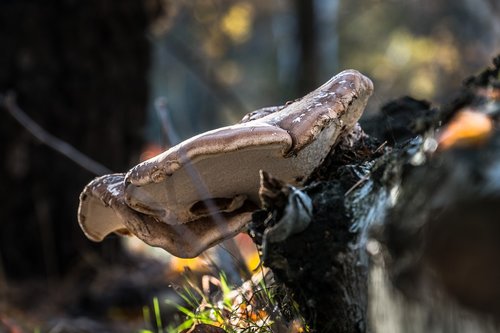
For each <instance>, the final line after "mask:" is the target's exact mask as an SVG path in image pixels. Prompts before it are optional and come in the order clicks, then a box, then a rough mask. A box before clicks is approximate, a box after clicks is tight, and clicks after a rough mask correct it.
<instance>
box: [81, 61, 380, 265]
mask: <svg viewBox="0 0 500 333" xmlns="http://www.w3.org/2000/svg"><path fill="white" fill-rule="evenodd" d="M372 91H373V84H372V82H371V81H370V79H368V78H367V77H365V76H363V75H362V74H360V73H359V72H357V71H354V70H346V71H343V72H341V73H339V74H337V75H336V76H334V77H333V78H331V79H330V80H329V81H328V82H326V83H325V84H323V85H322V86H321V87H319V88H318V89H316V90H314V91H313V92H311V93H309V94H308V95H306V96H305V97H303V98H301V99H299V100H296V101H294V102H291V103H287V104H286V105H285V106H282V107H275V108H265V109H262V111H259V110H258V111H254V112H252V113H250V114H249V115H247V116H245V117H244V118H243V120H242V121H241V122H240V123H238V124H236V125H233V126H227V127H222V128H219V129H215V130H212V131H208V132H205V133H202V134H199V135H197V136H195V137H192V138H190V139H188V140H186V141H184V142H182V143H180V144H178V145H177V146H174V147H172V148H170V149H168V150H167V151H165V152H163V153H162V154H160V155H158V156H156V157H154V158H151V159H149V160H147V161H145V162H142V163H140V164H139V165H137V166H135V167H134V168H132V169H131V170H130V171H129V172H128V173H127V174H126V175H123V174H114V175H107V176H103V177H100V178H96V179H95V180H94V181H92V182H91V183H90V184H89V185H87V186H86V187H85V189H84V191H83V193H82V195H81V196H80V208H79V223H80V225H81V227H82V229H83V230H84V232H85V234H86V235H87V237H88V238H90V239H91V240H94V241H101V240H102V239H103V238H104V237H105V236H106V235H107V234H109V233H112V232H119V233H120V232H125V231H127V232H130V233H132V234H134V235H136V236H137V237H139V238H140V239H142V240H143V241H144V242H146V243H148V244H150V245H152V246H158V247H162V248H164V249H165V250H167V251H168V252H170V253H171V254H173V255H175V256H179V257H194V256H197V255H198V254H200V253H201V252H202V251H204V250H205V249H207V248H209V247H211V246H213V245H215V244H217V243H219V242H221V241H223V240H224V239H226V238H229V237H232V236H234V235H235V234H237V233H238V232H240V231H241V230H242V229H243V228H244V226H245V225H246V224H247V223H248V222H249V221H250V219H251V213H252V212H253V211H254V210H256V209H258V206H259V195H258V192H259V180H260V177H259V171H260V170H264V171H266V172H269V173H271V174H274V175H276V176H277V177H278V178H280V179H281V180H282V181H284V182H285V183H288V184H291V185H294V186H300V185H302V184H303V183H304V182H305V181H306V180H307V179H308V177H309V176H310V175H311V173H312V172H313V171H314V170H315V169H316V168H317V167H318V166H319V165H320V164H321V163H322V162H323V160H324V159H325V157H326V156H327V155H328V153H329V152H330V150H331V149H332V148H333V147H334V146H335V144H336V143H337V142H338V141H339V138H340V137H341V136H342V135H343V134H345V133H348V132H349V131H350V130H351V129H352V128H353V126H354V125H355V124H356V122H357V120H358V119H359V117H360V116H361V114H362V112H363V109H364V107H365V105H366V103H367V100H368V97H369V96H370V95H371V93H372Z"/></svg>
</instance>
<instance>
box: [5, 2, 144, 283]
mask: <svg viewBox="0 0 500 333" xmlns="http://www.w3.org/2000/svg"><path fill="white" fill-rule="evenodd" d="M147 24H148V19H147V14H146V9H145V4H144V2H143V1H137V0H124V1H119V2H108V1H98V0H96V1H85V2H78V1H77V2H75V1H65V0H59V1H55V2H50V4H48V3H38V2H33V1H1V2H0V42H1V45H2V46H1V49H2V51H1V52H0V93H4V92H6V91H7V90H12V91H14V92H15V93H16V94H17V97H18V98H17V100H18V104H19V105H20V107H21V108H22V109H24V110H25V111H26V113H27V114H29V115H30V116H31V117H32V118H34V120H35V121H36V122H38V123H39V124H40V125H41V126H42V127H43V128H45V129H46V130H48V131H49V132H51V133H52V134H54V135H55V136H57V137H59V138H61V139H63V140H64V141H66V142H68V143H70V144H71V145H73V146H75V147H76V148H78V149H79V150H81V151H82V152H84V153H85V154H87V155H89V156H91V157H92V158H93V159H95V160H97V161H99V162H100V163H102V164H104V165H105V166H107V167H108V168H110V169H114V170H122V169H126V168H127V166H129V165H130V164H131V162H132V161H136V158H137V153H138V150H139V147H140V145H141V130H142V126H141V124H143V121H144V115H145V112H144V110H145V107H146V103H147V94H148V90H147V74H148V67H149V45H148V42H147V40H146V34H145V33H146V29H147ZM1 111H2V112H0V150H1V151H2V161H1V163H0V177H1V179H2V192H1V193H0V202H1V204H0V221H2V222H1V223H0V262H1V263H2V265H1V266H2V267H3V269H4V270H5V272H4V273H5V275H6V276H7V277H9V278H28V277H36V276H52V277H54V276H57V275H60V274H62V273H64V272H67V271H68V269H70V268H71V267H72V266H74V265H75V263H76V262H77V261H78V258H79V257H80V256H81V255H82V253H84V252H91V253H95V254H98V255H99V256H101V257H103V258H105V259H106V260H108V261H115V260H117V259H118V258H119V257H122V256H123V254H122V251H120V250H119V244H118V240H117V239H114V240H113V239H110V240H108V241H106V242H104V243H102V244H91V243H89V242H88V240H86V239H85V237H84V236H83V234H82V232H81V230H80V229H79V227H78V224H77V221H76V213H75V212H76V209H77V205H78V195H79V193H80V191H81V189H82V188H83V186H84V185H85V184H86V183H87V182H88V181H89V179H91V178H92V177H93V176H94V175H93V174H91V173H89V172H88V171H86V170H83V169H82V168H80V167H79V166H77V165H75V164H74V163H73V162H72V161H70V160H68V159H66V158H65V157H63V156H61V155H59V154H58V153H56V152H54V151H52V150H51V149H50V148H48V147H47V146H44V145H41V144H40V143H39V142H38V141H37V140H36V139H34V138H33V137H32V136H31V135H30V134H29V133H28V132H27V131H26V130H25V129H23V128H22V127H21V126H20V125H19V124H18V123H16V122H15V121H14V120H13V119H12V118H11V117H10V116H9V115H8V114H7V112H5V111H4V110H1Z"/></svg>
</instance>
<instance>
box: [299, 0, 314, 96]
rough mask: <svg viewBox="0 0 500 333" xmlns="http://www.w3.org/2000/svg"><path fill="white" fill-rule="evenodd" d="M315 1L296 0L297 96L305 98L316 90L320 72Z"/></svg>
mask: <svg viewBox="0 0 500 333" xmlns="http://www.w3.org/2000/svg"><path fill="white" fill-rule="evenodd" d="M314 7H315V6H314V1H311V0H295V12H296V15H297V25H298V26H297V39H298V47H299V50H298V56H299V61H298V66H299V68H298V73H297V96H303V95H305V94H307V93H308V92H310V91H311V90H313V89H314V88H316V86H317V83H318V82H317V81H318V80H317V76H318V75H317V74H318V73H317V70H318V60H319V59H318V46H317V42H316V39H317V31H316V13H315V11H314V10H315V8H314Z"/></svg>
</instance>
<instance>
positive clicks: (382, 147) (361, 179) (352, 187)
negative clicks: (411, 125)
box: [344, 141, 387, 196]
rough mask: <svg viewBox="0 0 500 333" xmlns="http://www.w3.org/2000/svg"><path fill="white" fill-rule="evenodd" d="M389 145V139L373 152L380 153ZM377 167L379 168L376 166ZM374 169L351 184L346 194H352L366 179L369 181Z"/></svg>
mask: <svg viewBox="0 0 500 333" xmlns="http://www.w3.org/2000/svg"><path fill="white" fill-rule="evenodd" d="M386 145H387V141H384V142H383V143H382V144H381V145H380V146H378V148H377V149H375V151H374V152H373V154H376V153H378V152H379V151H381V150H382V149H384V147H385V146H386ZM375 169H377V168H375ZM373 171H374V170H371V171H369V172H368V173H367V174H366V175H364V176H363V177H361V178H360V179H359V180H358V181H357V182H356V183H355V184H354V185H352V186H351V188H350V189H348V190H347V191H346V192H345V194H344V195H345V196H348V195H349V194H351V192H352V191H354V190H355V189H356V188H358V187H359V186H360V185H361V184H363V183H364V182H365V181H367V180H368V179H369V178H370V176H371V175H372V172H373Z"/></svg>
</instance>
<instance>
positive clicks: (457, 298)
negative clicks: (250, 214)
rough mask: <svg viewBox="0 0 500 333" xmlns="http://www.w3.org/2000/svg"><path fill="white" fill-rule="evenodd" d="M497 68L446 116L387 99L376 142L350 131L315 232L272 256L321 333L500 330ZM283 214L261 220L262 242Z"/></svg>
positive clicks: (324, 178) (323, 176) (332, 168)
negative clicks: (499, 328)
mask: <svg viewBox="0 0 500 333" xmlns="http://www.w3.org/2000/svg"><path fill="white" fill-rule="evenodd" d="M494 63H495V67H494V68H493V69H487V70H485V71H484V72H483V73H482V74H480V75H478V76H477V77H475V78H471V79H469V80H468V81H467V84H466V87H465V88H464V90H463V91H462V92H461V94H460V95H459V96H460V97H459V98H458V99H457V100H455V101H454V102H453V103H451V104H450V105H448V106H446V107H444V108H442V109H441V110H437V109H435V108H432V107H431V105H430V104H429V103H428V102H425V101H418V100H415V99H412V98H409V97H404V98H401V99H399V100H396V101H393V102H391V103H388V104H387V105H386V106H385V107H383V108H382V112H381V114H380V115H379V116H376V117H374V118H372V119H368V120H365V121H364V122H363V126H364V128H365V130H366V132H367V133H368V134H369V136H367V135H362V134H360V133H362V132H361V130H358V131H359V132H358V135H356V133H355V132H354V133H353V134H351V136H350V137H348V138H346V139H344V141H343V142H341V143H340V144H339V145H338V146H337V147H336V148H335V150H334V151H332V152H331V154H330V156H329V157H328V158H327V160H326V161H325V163H324V164H323V165H322V166H321V168H320V169H319V170H317V171H316V173H315V174H313V176H312V177H311V179H310V184H309V185H308V186H306V187H305V188H304V191H305V192H306V193H307V194H308V195H309V196H310V197H311V199H312V201H313V217H312V221H311V223H310V225H309V226H308V228H307V229H306V230H305V231H304V232H301V233H299V234H296V235H293V236H291V237H289V238H288V239H286V240H285V241H283V242H281V243H275V244H272V245H271V246H270V248H268V249H266V253H267V256H266V258H265V260H264V265H266V266H268V267H269V268H271V269H272V271H273V273H274V276H275V278H276V281H278V283H279V284H280V285H281V286H284V289H285V290H287V293H288V294H291V295H292V296H293V298H294V300H295V302H297V303H298V305H299V308H300V312H301V314H302V315H303V316H304V319H305V320H306V322H307V323H308V325H309V326H310V327H311V328H312V331H313V332H336V333H339V332H349V333H354V332H367V331H369V332H370V331H372V332H388V331H390V332H430V331H432V332H472V331H473V332H482V333H485V332H496V331H498V326H499V324H498V323H499V321H500V302H499V295H500V288H499V287H498V281H499V279H500V269H499V268H498V262H499V255H498V253H499V248H500V246H499V243H500V242H499V239H500V228H499V226H498V214H499V208H498V207H499V204H500V178H499V177H498V174H499V170H498V165H500V164H499V163H500V154H499V151H500V132H499V131H498V129H497V128H498V121H499V114H500V103H499V102H498V101H499V100H500V98H499V96H500V94H499V91H500V89H499V87H500V77H499V73H500V56H498V57H497V58H495V61H494ZM464 115H466V116H468V117H471V118H465V119H466V121H461V122H460V123H458V121H459V120H460V119H464V118H463V117H464ZM459 126H460V127H459ZM438 128H439V129H440V131H439V132H436V129H438ZM453 131H455V132H453ZM445 135H446V136H445ZM452 135H454V138H453V139H450V138H452V137H453V136H452ZM445 138H447V139H445ZM273 210H274V211H273ZM279 210H280V208H279V207H276V208H272V209H271V212H268V211H259V212H257V213H255V214H254V219H253V225H252V231H253V232H252V233H251V234H252V235H254V237H255V238H254V239H255V241H256V243H258V244H259V243H260V242H261V239H260V235H263V233H264V229H265V227H264V220H266V221H265V223H266V224H267V225H269V217H270V216H279V214H280V213H279ZM269 213H273V214H271V215H269ZM271 224H272V221H271ZM283 309H286V304H285V305H284V306H283ZM283 312H284V313H286V311H283Z"/></svg>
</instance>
